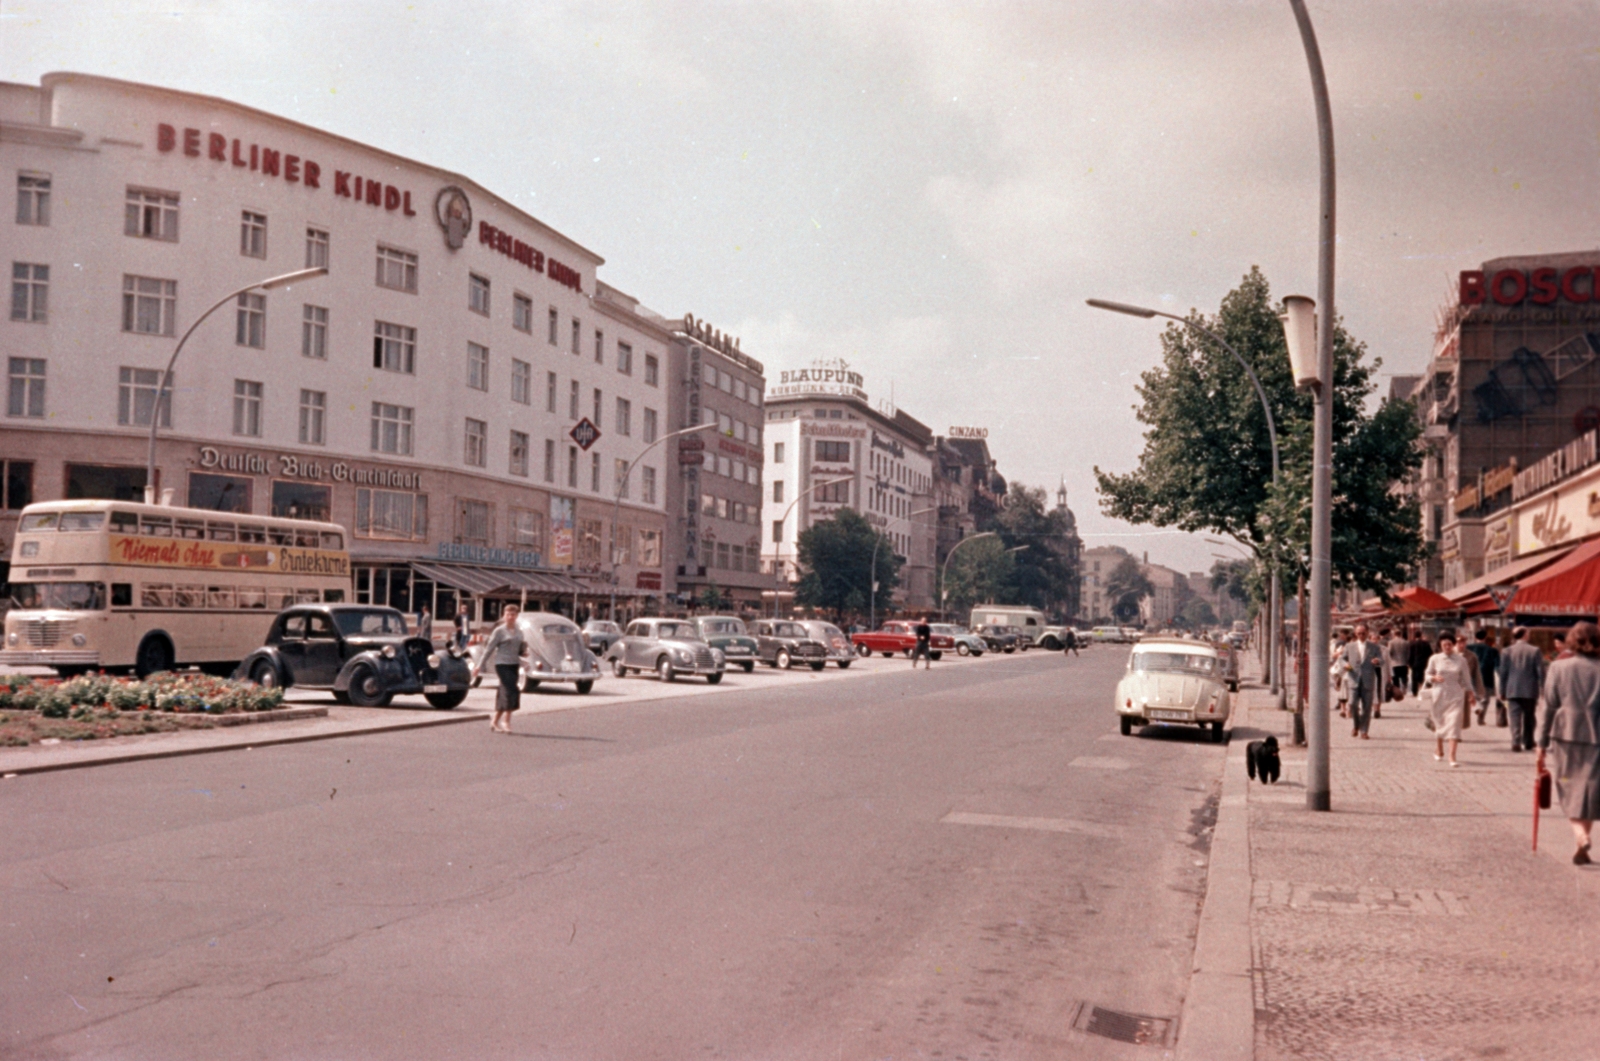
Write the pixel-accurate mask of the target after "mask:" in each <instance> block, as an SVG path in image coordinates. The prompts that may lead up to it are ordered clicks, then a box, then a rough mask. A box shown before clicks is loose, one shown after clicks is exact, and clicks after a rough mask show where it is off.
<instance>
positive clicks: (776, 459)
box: [772, 442, 783, 464]
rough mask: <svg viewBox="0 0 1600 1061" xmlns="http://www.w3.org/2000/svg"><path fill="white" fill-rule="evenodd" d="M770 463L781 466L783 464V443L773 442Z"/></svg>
mask: <svg viewBox="0 0 1600 1061" xmlns="http://www.w3.org/2000/svg"><path fill="white" fill-rule="evenodd" d="M772 463H773V464H782V463H783V443H782V442H774V443H773V444H772Z"/></svg>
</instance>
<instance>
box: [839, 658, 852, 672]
mask: <svg viewBox="0 0 1600 1061" xmlns="http://www.w3.org/2000/svg"><path fill="white" fill-rule="evenodd" d="M838 663H839V669H840V670H849V669H850V663H851V661H850V660H847V659H841V660H839V661H838Z"/></svg>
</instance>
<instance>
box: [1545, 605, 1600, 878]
mask: <svg viewBox="0 0 1600 1061" xmlns="http://www.w3.org/2000/svg"><path fill="white" fill-rule="evenodd" d="M1567 648H1568V649H1569V650H1571V652H1572V653H1573V654H1572V655H1571V656H1568V657H1566V658H1564V659H1557V660H1556V661H1555V662H1554V663H1552V664H1550V672H1549V675H1548V676H1547V677H1546V678H1545V682H1544V700H1543V702H1542V703H1540V704H1539V714H1538V724H1537V726H1536V728H1535V730H1534V735H1533V740H1534V744H1535V745H1537V746H1538V748H1539V755H1538V758H1537V759H1536V760H1535V761H1534V768H1535V769H1536V770H1543V769H1544V768H1545V753H1546V751H1547V750H1548V752H1549V756H1550V772H1551V773H1552V774H1554V775H1555V785H1556V797H1557V799H1558V800H1559V801H1560V803H1561V812H1562V813H1563V814H1565V815H1566V816H1567V820H1568V821H1570V822H1571V823H1572V835H1573V838H1574V839H1575V840H1576V841H1577V845H1578V846H1577V850H1576V851H1574V852H1573V854H1572V862H1573V864H1574V865H1578V866H1586V865H1588V864H1589V862H1590V861H1591V859H1590V858H1589V842H1590V830H1591V828H1592V827H1593V825H1594V820H1595V818H1597V817H1600V627H1596V626H1595V624H1594V623H1578V624H1577V625H1576V626H1574V627H1573V628H1572V632H1571V633H1569V634H1568V635H1567Z"/></svg>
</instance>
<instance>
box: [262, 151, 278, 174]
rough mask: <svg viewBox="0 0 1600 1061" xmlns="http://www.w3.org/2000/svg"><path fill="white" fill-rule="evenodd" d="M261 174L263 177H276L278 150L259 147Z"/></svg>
mask: <svg viewBox="0 0 1600 1061" xmlns="http://www.w3.org/2000/svg"><path fill="white" fill-rule="evenodd" d="M261 174H262V176H264V177H276V176H277V175H278V152H276V151H274V150H272V148H270V147H264V148H262V149H261Z"/></svg>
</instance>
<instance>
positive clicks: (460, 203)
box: [433, 184, 472, 251]
mask: <svg viewBox="0 0 1600 1061" xmlns="http://www.w3.org/2000/svg"><path fill="white" fill-rule="evenodd" d="M433 213H434V216H435V217H437V218H438V219H439V227H440V228H442V229H444V241H445V242H446V243H447V244H449V245H450V249H451V250H453V251H458V250H460V249H461V246H462V244H464V243H466V242H467V233H469V232H471V231H472V204H471V203H469V202H468V201H467V193H466V192H464V191H462V190H461V189H460V188H457V187H456V186H455V185H454V184H452V185H450V186H449V187H447V188H441V189H440V190H439V197H438V198H437V199H435V200H434V201H433Z"/></svg>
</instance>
